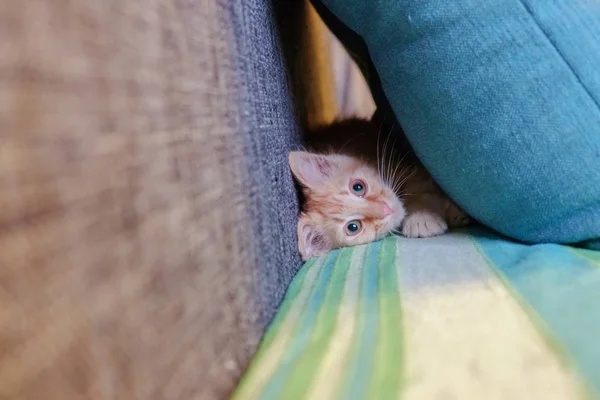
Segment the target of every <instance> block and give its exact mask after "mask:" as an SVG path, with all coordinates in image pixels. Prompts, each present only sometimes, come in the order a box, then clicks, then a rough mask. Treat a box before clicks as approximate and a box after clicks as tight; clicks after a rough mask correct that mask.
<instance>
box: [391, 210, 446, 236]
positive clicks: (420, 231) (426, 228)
mask: <svg viewBox="0 0 600 400" xmlns="http://www.w3.org/2000/svg"><path fill="white" fill-rule="evenodd" d="M447 230H448V225H447V224H446V221H444V218H442V216H441V215H438V214H436V213H434V212H431V211H426V210H424V211H416V212H414V213H411V214H408V215H407V216H406V218H405V219H404V222H403V224H402V234H403V235H404V236H406V237H409V238H426V237H431V236H437V235H441V234H442V233H445V232H446V231H447Z"/></svg>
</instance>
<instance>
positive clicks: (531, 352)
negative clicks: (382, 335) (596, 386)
mask: <svg viewBox="0 0 600 400" xmlns="http://www.w3.org/2000/svg"><path fill="white" fill-rule="evenodd" d="M399 246H400V250H401V253H402V259H401V266H400V271H399V274H400V278H399V282H400V291H401V293H402V306H403V309H404V312H403V315H404V318H405V320H404V327H405V330H406V332H405V343H406V346H405V351H406V354H405V365H406V373H405V380H404V385H403V386H404V388H403V393H402V396H401V397H402V399H404V400H413V399H415V400H417V399H418V400H421V399H435V398H455V399H486V400H494V399H498V400H506V399H545V400H549V399H557V400H558V399H561V400H562V399H564V400H573V399H578V398H582V397H583V392H582V390H581V389H582V388H581V386H580V385H579V382H578V381H577V378H576V377H575V376H574V375H573V374H571V373H570V372H569V371H567V370H566V369H565V368H564V367H563V366H562V365H561V364H560V361H559V359H558V358H557V356H556V354H555V353H553V351H552V350H551V349H550V348H549V346H548V344H547V342H546V341H545V340H544V339H543V338H542V336H541V335H540V334H539V332H538V331H537V330H536V328H535V326H534V325H533V324H532V323H531V322H530V320H529V319H528V317H527V315H526V314H525V313H524V311H523V310H522V308H521V307H520V306H519V304H518V303H517V301H516V300H515V299H514V298H513V297H512V296H511V295H510V293H509V291H508V290H507V288H506V287H505V286H504V285H503V283H502V282H501V281H500V280H499V278H498V277H497V276H496V275H495V273H494V272H493V271H492V270H491V268H490V267H489V266H488V264H487V262H486V261H485V260H484V259H483V257H481V256H480V254H479V253H478V252H477V249H476V248H475V246H474V245H473V243H472V242H471V240H470V238H469V237H468V236H467V235H464V234H449V235H443V236H441V237H437V238H431V239H400V243H399Z"/></svg>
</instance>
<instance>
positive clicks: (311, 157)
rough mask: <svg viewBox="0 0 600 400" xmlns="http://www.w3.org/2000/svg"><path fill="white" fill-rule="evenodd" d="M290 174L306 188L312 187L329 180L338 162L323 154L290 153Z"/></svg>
mask: <svg viewBox="0 0 600 400" xmlns="http://www.w3.org/2000/svg"><path fill="white" fill-rule="evenodd" d="M288 160H289V163H290V169H291V170H292V173H293V174H294V176H295V177H296V179H298V181H300V183H302V184H303V185H304V186H306V187H313V186H314V185H316V184H319V183H321V182H322V181H323V180H324V179H329V177H330V176H331V174H332V173H333V171H334V169H335V168H337V164H338V161H339V160H335V159H334V157H332V156H328V155H324V154H314V153H308V152H306V151H292V152H291V153H290V155H289V157H288Z"/></svg>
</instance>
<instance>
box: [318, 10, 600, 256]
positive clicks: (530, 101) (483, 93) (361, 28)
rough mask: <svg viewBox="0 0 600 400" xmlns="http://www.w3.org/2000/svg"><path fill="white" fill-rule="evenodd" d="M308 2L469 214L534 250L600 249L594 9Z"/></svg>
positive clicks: (597, 18) (597, 13) (598, 54)
mask: <svg viewBox="0 0 600 400" xmlns="http://www.w3.org/2000/svg"><path fill="white" fill-rule="evenodd" d="M313 4H314V5H315V7H316V8H317V11H319V13H320V14H321V16H322V17H323V19H324V20H325V21H326V23H327V24H328V25H329V26H330V27H331V28H332V30H333V31H334V32H335V33H336V34H337V35H338V37H339V38H340V39H341V40H342V41H343V42H344V44H345V45H346V46H347V48H348V49H349V50H350V52H351V53H352V54H353V55H354V56H355V57H356V58H357V59H358V60H359V65H360V66H361V68H362V69H363V71H364V72H365V74H366V76H367V79H368V81H369V84H370V85H371V88H372V90H373V94H374V97H375V98H376V102H377V103H378V105H379V106H380V109H383V110H384V112H389V113H390V114H393V115H395V117H396V118H397V120H398V121H399V123H400V125H401V126H402V128H403V130H404V131H405V133H406V136H407V137H408V140H409V141H410V142H411V144H412V146H413V147H414V149H415V151H416V153H417V155H418V156H419V158H420V159H421V161H422V162H423V164H424V165H425V166H426V167H427V168H428V169H429V171H430V172H431V173H432V175H433V176H434V177H435V178H436V179H437V181H438V182H439V184H440V185H441V186H442V187H443V188H444V190H445V191H446V192H447V193H448V194H449V195H450V196H451V197H452V198H453V199H454V200H455V201H456V202H457V203H458V204H459V205H460V206H461V207H463V208H464V209H465V210H466V211H467V212H468V213H469V214H471V215H472V216H474V217H475V218H476V219H478V220H479V221H481V222H482V223H484V224H486V225H488V226H490V227H492V228H494V229H495V230H497V231H499V232H501V233H503V234H505V235H508V236H510V237H513V238H515V239H519V240H522V241H525V242H534V243H539V242H560V243H575V242H582V241H587V244H589V245H590V246H598V243H599V242H598V241H597V240H596V239H598V238H600V2H599V1H597V0H502V1H499V0H453V1H448V0H421V1H408V0H378V1H364V0H322V1H319V0H314V1H313Z"/></svg>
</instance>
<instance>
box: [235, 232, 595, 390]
mask: <svg viewBox="0 0 600 400" xmlns="http://www.w3.org/2000/svg"><path fill="white" fill-rule="evenodd" d="M599 254H600V253H598V252H593V251H590V250H582V249H572V248H567V247H561V246H549V245H544V246H525V245H520V244H514V243H510V242H507V241H505V240H502V239H500V238H498V237H495V236H493V235H490V234H489V233H487V232H485V231H478V230H475V231H473V232H471V233H454V234H449V235H443V236H441V237H438V238H431V239H419V240H411V239H405V238H396V237H390V238H387V239H385V240H383V241H380V242H376V243H371V244H369V245H366V246H357V247H353V248H345V249H341V250H336V251H333V252H331V253H330V254H328V255H327V256H324V257H321V258H318V259H314V260H311V261H309V262H308V263H307V264H306V265H305V266H304V267H303V268H302V270H301V271H300V272H299V274H298V276H297V277H296V278H295V279H294V281H293V282H292V284H291V286H290V288H289V290H288V293H287V295H286V298H285V300H284V302H283V304H282V306H281V309H280V312H279V313H278V315H277V317H276V318H275V320H274V321H273V323H272V324H271V326H270V328H269V331H268V333H267V334H266V335H265V338H264V340H263V342H262V343H261V346H260V350H259V352H258V354H257V356H256V357H255V359H254V361H253V362H252V364H251V366H250V368H249V370H248V372H247V374H246V376H245V377H244V378H243V380H242V382H241V384H240V386H239V388H238V390H237V391H236V393H235V394H234V399H319V400H320V399H343V400H346V399H397V398H403V399H404V398H406V399H428V398H438V397H452V398H464V399H470V398H473V399H475V398H477V399H478V398H486V399H506V398H544V399H561V400H562V399H569V400H570V399H580V398H585V397H593V394H594V390H596V389H597V388H598V383H599V382H600V375H598V373H599V372H600V365H599V364H598V362H599V361H600V355H599V354H598V353H597V350H598V349H600V346H595V343H594V342H593V336H594V332H599V331H600V313H598V311H596V308H595V307H594V305H595V304H599V302H598V301H597V300H600V299H598V297H599V296H600V290H599V289H600V287H598V286H600V268H599V267H600V256H599ZM594 300H596V302H595V303H594Z"/></svg>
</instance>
